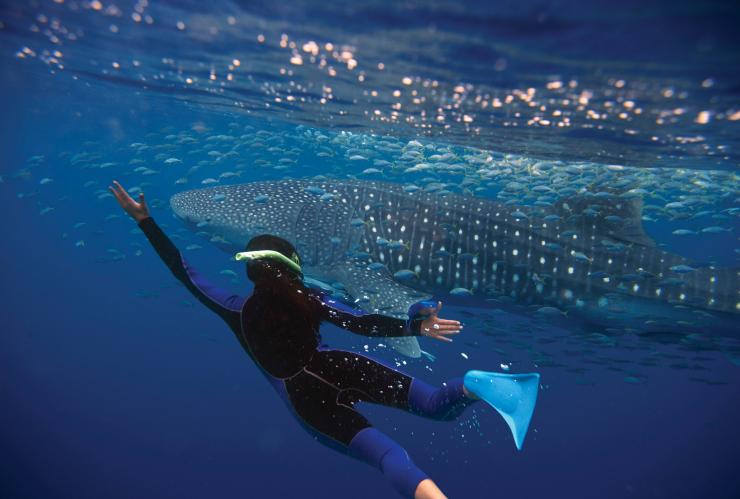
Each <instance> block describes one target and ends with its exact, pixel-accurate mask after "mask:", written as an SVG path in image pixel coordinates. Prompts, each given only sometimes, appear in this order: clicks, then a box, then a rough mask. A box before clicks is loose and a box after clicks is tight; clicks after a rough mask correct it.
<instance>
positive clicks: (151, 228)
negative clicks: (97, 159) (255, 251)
mask: <svg viewBox="0 0 740 499" xmlns="http://www.w3.org/2000/svg"><path fill="white" fill-rule="evenodd" d="M113 183H114V184H115V187H109V189H110V191H111V192H112V193H113V195H114V196H115V197H116V199H117V200H118V203H119V204H120V205H121V207H122V208H123V209H124V210H125V211H126V213H128V214H129V215H130V216H131V218H133V219H134V220H135V221H136V222H137V223H138V225H139V228H140V229H141V230H142V231H143V232H144V235H145V236H146V237H147V239H148V240H149V242H150V243H151V245H152V247H154V250H155V251H156V252H157V254H158V255H159V257H160V258H161V259H162V261H163V262H164V263H165V265H167V267H168V268H169V269H170V271H171V272H172V274H173V275H174V276H175V278H176V279H177V280H178V281H180V282H181V283H183V284H184V285H185V287H186V288H187V289H188V291H190V292H191V293H192V294H193V296H195V297H196V298H197V299H198V301H200V302H201V303H203V304H204V305H205V306H206V307H208V308H209V309H211V310H213V311H214V312H216V313H217V314H218V315H219V316H221V318H223V319H224V320H225V321H227V322H228V323H229V324H231V322H232V321H233V320H234V318H235V317H234V314H236V319H238V314H239V312H240V311H241V307H242V305H243V304H244V298H242V297H240V296H238V295H235V294H232V293H229V292H227V291H225V290H223V289H221V288H218V287H217V286H213V285H212V284H210V283H209V282H208V281H207V280H205V279H204V278H203V277H202V276H201V275H200V274H199V273H198V272H197V271H196V270H195V269H193V268H192V267H190V266H189V265H188V263H187V262H186V261H185V259H184V258H182V255H181V254H180V251H179V250H178V249H177V247H176V246H175V245H174V243H173V242H172V241H171V240H170V238H169V237H167V235H166V234H165V233H164V232H163V231H162V229H161V228H160V227H159V226H158V225H157V224H156V222H155V221H154V219H153V218H152V217H151V216H150V215H149V209H148V208H147V206H146V201H145V200H144V194H143V193H142V194H139V202H138V203H137V202H136V201H134V200H133V199H132V198H131V196H129V194H128V193H127V192H126V190H125V189H124V188H123V187H122V186H121V184H119V183H118V182H115V181H114V182H113Z"/></svg>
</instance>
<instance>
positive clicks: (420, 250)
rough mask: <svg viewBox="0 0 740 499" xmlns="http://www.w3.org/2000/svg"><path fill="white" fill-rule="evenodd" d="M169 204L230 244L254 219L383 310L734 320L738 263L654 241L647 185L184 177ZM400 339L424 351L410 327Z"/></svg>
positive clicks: (638, 321)
mask: <svg viewBox="0 0 740 499" xmlns="http://www.w3.org/2000/svg"><path fill="white" fill-rule="evenodd" d="M170 205H171V208H172V210H173V212H174V214H175V215H176V216H177V217H178V218H180V219H181V220H183V221H184V222H185V223H186V224H188V225H189V226H190V227H194V228H195V227H197V228H198V230H201V231H206V232H208V233H209V234H211V235H213V236H214V237H213V238H212V241H215V242H216V243H217V244H218V245H219V247H221V248H222V249H224V250H225V251H229V252H232V253H233V252H236V251H240V250H242V249H243V248H244V246H245V244H246V243H247V241H248V240H249V239H250V238H251V237H254V236H256V235H258V234H263V233H270V234H275V235H277V236H280V237H283V238H285V239H287V240H289V241H291V242H292V243H293V244H294V245H295V246H296V248H297V250H298V252H299V253H300V255H301V259H302V262H303V267H304V274H305V275H306V277H307V279H309V280H310V281H312V282H313V283H314V284H316V285H318V286H326V287H327V289H329V290H331V291H335V292H337V293H340V294H344V295H345V296H346V298H348V299H350V300H351V301H353V302H354V303H356V304H357V305H358V306H360V307H362V308H364V309H369V310H373V311H376V312H380V313H386V314H388V315H394V316H399V317H400V316H404V315H405V313H406V310H407V308H408V306H409V305H410V304H411V303H413V302H416V301H419V300H423V299H428V298H429V297H431V296H433V295H435V296H441V295H444V296H446V297H447V298H446V299H447V300H448V301H449V300H453V302H461V303H477V304H478V305H484V306H488V307H493V306H495V307H506V306H509V305H513V306H519V307H521V306H524V307H528V308H530V309H536V310H537V312H539V313H540V314H541V315H544V316H552V317H553V318H559V317H560V316H561V315H566V314H567V315H568V317H571V316H579V317H582V318H583V319H585V320H586V321H588V322H589V323H593V324H602V325H606V326H612V327H614V326H615V325H620V326H623V327H631V328H635V329H637V330H639V331H646V332H647V331H658V332H661V331H671V332H676V331H686V332H697V331H700V330H703V328H705V327H706V326H707V324H712V326H713V327H716V328H717V329H718V331H721V330H728V331H732V330H734V329H737V326H738V322H737V319H738V313H739V312H740V300H739V299H738V271H737V270H736V269H723V268H715V267H712V266H708V267H699V266H692V265H693V264H692V262H691V261H689V260H688V259H686V258H684V257H681V256H680V255H676V254H673V253H670V252H668V251H665V250H663V249H661V248H660V247H658V246H657V245H656V243H655V242H654V241H653V240H652V239H651V238H650V236H649V235H648V234H646V233H645V231H644V229H643V226H642V221H641V215H642V213H641V211H642V199H641V198H640V197H637V196H626V195H624V194H623V193H618V192H609V191H605V190H603V189H602V190H600V191H599V192H592V191H585V192H579V193H577V194H574V195H573V196H570V197H565V198H562V199H560V200H558V201H556V202H555V203H553V205H552V206H550V207H547V208H541V207H537V206H516V205H510V204H504V203H500V202H497V201H494V200H490V199H485V198H478V197H472V196H463V195H458V194H454V193H447V194H445V195H440V194H438V193H435V192H426V191H423V190H411V189H405V188H404V186H403V185H402V184H396V183H391V182H383V181H365V180H279V181H261V182H252V183H245V184H237V185H222V186H215V187H210V188H203V189H195V190H190V191H185V192H181V193H178V194H175V195H174V196H172V197H171V199H170ZM397 340H398V343H397V344H396V345H394V347H395V348H396V349H397V350H399V351H401V352H403V353H405V354H407V355H409V356H412V357H418V356H419V353H420V350H419V348H418V344H416V343H415V342H416V338H410V339H407V338H399V339H397ZM409 340H410V341H411V342H410V343H409Z"/></svg>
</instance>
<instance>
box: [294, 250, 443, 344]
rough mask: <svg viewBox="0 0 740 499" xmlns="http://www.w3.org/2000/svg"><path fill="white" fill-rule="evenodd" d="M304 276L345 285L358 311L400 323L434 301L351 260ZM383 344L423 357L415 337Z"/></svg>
mask: <svg viewBox="0 0 740 499" xmlns="http://www.w3.org/2000/svg"><path fill="white" fill-rule="evenodd" d="M304 273H305V274H306V275H309V276H311V277H312V278H314V279H317V280H319V281H322V282H324V283H327V282H328V283H331V282H338V283H341V284H342V286H344V289H345V291H346V294H347V295H349V297H350V298H351V299H352V300H353V301H354V302H356V303H355V306H357V307H358V308H361V309H363V310H365V311H367V312H375V313H380V314H383V315H388V316H391V317H396V318H399V319H407V318H408V316H407V315H406V314H407V313H408V309H409V307H410V306H411V305H412V304H414V303H416V302H419V301H422V300H428V299H430V298H431V295H429V294H426V293H422V292H419V291H416V290H415V289H412V288H409V287H407V286H404V285H403V284H400V283H399V282H397V281H395V280H394V279H393V275H392V274H391V273H390V271H388V269H387V268H385V267H383V268H381V269H372V268H369V267H368V264H367V262H360V261H353V260H348V261H344V262H339V263H336V264H333V265H331V266H315V267H308V268H306V269H304ZM383 341H384V343H387V344H388V345H390V346H391V347H392V348H393V349H394V350H396V351H397V352H398V353H400V354H402V355H405V356H406V357H411V358H419V357H421V347H420V346H419V341H418V340H417V338H416V337H415V336H409V337H386V338H383Z"/></svg>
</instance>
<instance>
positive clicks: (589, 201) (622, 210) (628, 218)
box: [554, 191, 656, 246]
mask: <svg viewBox="0 0 740 499" xmlns="http://www.w3.org/2000/svg"><path fill="white" fill-rule="evenodd" d="M642 206H643V200H642V198H641V197H621V196H619V195H616V194H613V195H612V196H610V197H599V196H598V195H597V194H594V193H593V192H591V191H588V192H584V193H580V194H576V195H574V196H570V197H567V198H563V199H561V200H559V201H558V202H556V203H555V207H554V208H555V212H556V213H557V214H558V215H560V216H561V217H562V218H563V220H565V221H566V222H565V226H568V222H567V221H568V220H569V219H570V220H573V218H574V217H575V221H573V222H572V223H571V226H569V228H575V229H578V228H580V226H581V225H582V224H584V223H586V222H584V220H585V221H587V223H588V225H589V226H592V227H595V234H596V235H600V236H603V237H608V238H611V239H614V240H616V241H621V242H623V243H628V244H639V245H642V246H655V245H656V244H655V241H654V240H653V239H652V238H651V237H650V236H649V235H647V233H646V232H645V229H644V227H643V226H642ZM594 213H595V214H594Z"/></svg>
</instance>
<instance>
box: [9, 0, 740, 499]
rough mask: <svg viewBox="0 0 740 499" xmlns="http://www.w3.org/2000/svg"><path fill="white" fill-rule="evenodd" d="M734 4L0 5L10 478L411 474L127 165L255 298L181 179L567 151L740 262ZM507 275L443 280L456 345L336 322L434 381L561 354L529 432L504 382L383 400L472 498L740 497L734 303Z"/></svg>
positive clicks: (728, 261)
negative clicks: (544, 285)
mask: <svg viewBox="0 0 740 499" xmlns="http://www.w3.org/2000/svg"><path fill="white" fill-rule="evenodd" d="M739 19H740V15H739V14H738V11H737V9H736V8H735V6H734V5H733V4H732V3H731V2H702V3H701V4H697V3H693V2H683V3H681V2H679V3H675V2H673V3H669V2H655V3H651V4H650V5H649V6H646V5H644V4H643V2H620V4H619V5H615V4H613V3H612V2H591V3H589V4H588V5H585V4H583V3H582V2H553V3H551V4H543V3H540V2H522V1H518V2H495V3H492V4H491V5H487V6H481V5H478V3H475V2H424V3H422V2H419V3H414V2H399V3H395V2H382V1H374V2H363V3H362V4H360V3H347V4H343V5H330V4H323V3H320V2H313V1H308V0H306V1H299V2H286V3H276V2H219V1H216V2H208V3H207V4H203V3H201V2H169V3H155V2H152V3H151V5H150V4H149V2H147V1H145V0H138V1H137V2H118V3H111V2H97V1H93V2H88V1H84V2H70V1H69V0H64V1H45V2H4V3H3V4H2V6H0V61H1V62H0V64H2V72H0V108H1V109H2V116H3V118H2V120H0V127H2V133H0V146H1V147H0V150H1V151H2V153H1V154H0V175H1V177H0V178H1V179H2V182H0V197H1V199H2V205H3V206H4V207H5V216H4V217H3V227H2V228H3V231H2V233H3V235H4V239H3V241H4V244H3V250H2V251H1V252H0V258H2V261H1V264H2V268H3V269H4V271H3V280H2V281H3V285H2V287H1V288H0V289H1V291H0V293H2V303H3V305H2V311H3V317H4V321H5V322H4V327H3V328H2V330H3V334H2V343H1V345H2V348H0V355H1V356H2V358H1V359H0V362H1V364H0V365H2V368H0V369H1V371H0V394H1V396H2V399H1V400H2V407H3V410H2V411H0V442H2V450H3V452H2V466H1V467H0V469H1V470H2V471H0V492H2V494H1V495H2V497H11V498H16V497H17V498H21V497H22V498H25V497H111V498H118V497H120V498H127V497H176V496H179V497H224V498H230V497H244V496H246V497H255V498H273V497H296V496H299V495H300V496H304V497H317V498H333V497H357V498H370V497H394V492H393V490H392V488H391V487H390V485H389V484H387V483H386V482H385V480H384V478H383V476H382V475H381V473H380V472H378V471H377V470H374V469H372V468H370V467H368V466H367V465H364V464H362V463H359V462H357V461H354V460H350V459H348V458H347V457H345V456H342V455H340V454H338V453H336V452H334V451H332V450H330V449H327V448H325V447H322V446H320V445H319V444H317V443H316V442H314V441H313V440H312V439H311V438H310V437H309V436H308V435H307V434H306V433H305V432H304V431H303V429H302V428H301V427H300V426H299V425H298V424H297V423H296V422H295V420H294V419H293V418H292V416H291V415H290V414H289V413H288V412H287V411H286V410H285V407H284V405H283V404H282V402H281V401H280V400H279V398H278V397H277V396H276V395H275V393H274V391H273V390H272V388H271V387H270V386H268V385H267V384H266V383H265V382H264V381H263V378H262V376H261V375H260V373H259V371H258V369H257V368H256V367H255V366H254V365H253V364H251V362H250V361H249V358H248V357H247V356H246V355H245V353H244V352H243V351H242V350H241V348H240V347H239V345H238V343H237V342H236V341H235V340H234V338H233V336H232V335H231V333H230V332H229V331H228V330H227V328H226V327H225V326H224V325H223V324H222V323H221V321H220V320H219V319H218V318H217V317H215V316H214V315H213V314H211V313H210V312H209V311H207V310H205V309H203V308H202V307H200V306H199V304H198V303H197V302H196V301H195V300H194V299H192V298H191V297H190V296H189V295H188V293H187V291H186V290H185V289H184V288H183V287H182V286H180V285H179V284H178V283H177V282H176V281H175V280H174V279H173V278H172V277H171V275H170V274H169V273H168V271H167V269H166V267H165V266H164V265H163V264H162V263H161V262H160V261H159V259H158V258H157V256H156V255H155V254H154V252H153V251H152V250H151V249H150V248H149V246H148V244H147V242H146V240H145V239H144V237H143V236H142V235H141V233H140V232H139V231H138V229H137V228H136V226H135V224H134V223H133V222H132V221H131V220H130V219H128V218H126V216H125V215H124V214H123V213H122V212H121V211H120V209H119V207H118V206H117V205H116V203H115V202H114V200H113V199H112V198H111V197H110V196H109V195H107V194H106V191H105V188H106V186H107V185H108V184H109V182H110V181H111V180H112V179H114V178H115V179H117V180H119V181H121V182H122V183H123V184H124V185H125V186H126V187H129V188H131V187H138V188H140V189H141V190H142V191H144V192H145V193H146V195H147V199H148V200H149V205H150V208H151V210H152V213H153V215H154V216H155V217H156V219H157V220H158V221H159V222H160V224H161V225H162V226H163V227H164V228H165V230H166V231H167V233H168V234H170V235H172V236H175V237H176V239H175V242H176V244H177V245H178V246H179V247H180V248H181V250H183V252H184V254H185V255H186V257H187V258H188V260H189V261H191V262H192V263H193V265H194V266H196V267H197V268H198V269H200V270H201V271H202V272H203V273H205V274H207V275H210V276H212V277H213V280H214V281H215V282H217V283H218V284H220V285H222V286H224V287H227V288H229V289H232V290H234V291H235V292H240V293H243V294H245V295H246V294H248V293H249V283H248V281H247V279H246V277H245V276H244V274H243V268H242V267H241V266H240V265H237V264H236V263H235V262H233V261H231V260H230V258H229V255H227V254H226V253H224V252H222V251H219V250H218V249H217V248H216V246H215V245H214V244H211V243H210V242H209V240H208V239H207V238H206V239H203V237H201V236H198V235H196V234H194V233H193V232H192V231H189V230H187V229H186V228H185V227H184V225H183V224H182V223H181V222H180V221H179V220H177V219H175V218H174V217H173V216H172V212H171V210H170V208H169V205H168V199H169V197H170V196H171V195H172V194H174V193H176V192H180V191H182V190H186V189H194V188H200V187H208V186H209V185H211V183H210V182H209V181H208V179H213V180H214V181H215V184H216V185H228V184H237V183H242V182H251V181H257V180H279V179H284V178H314V177H316V176H323V177H325V178H327V179H337V180H342V179H347V178H361V179H370V180H372V179H376V180H379V179H382V180H388V181H393V182H398V183H402V184H404V185H406V186H409V185H414V186H417V187H420V188H422V189H424V190H429V191H432V190H443V191H450V192H451V193H453V194H459V195H463V196H470V197H482V198H490V199H497V200H499V201H511V202H513V203H514V204H516V205H518V204H522V205H523V206H531V205H533V203H534V202H535V200H536V199H538V196H539V194H537V193H536V192H533V191H532V190H531V189H529V187H528V186H531V185H534V184H538V183H539V184H541V183H543V181H544V182H545V184H546V185H549V186H552V187H553V188H555V187H557V186H558V185H560V184H561V180H560V179H561V178H564V177H563V175H566V174H567V175H571V176H570V177H567V178H568V180H567V182H568V183H572V184H573V185H575V186H576V187H582V185H581V184H583V185H589V186H590V185H593V184H598V183H599V182H606V185H597V187H598V188H604V189H606V188H614V189H625V190H626V189H642V190H644V191H645V192H644V193H642V191H639V192H640V195H641V196H642V197H643V198H644V209H643V217H642V222H643V226H644V227H645V230H646V231H647V233H648V234H649V235H650V236H651V237H652V238H653V239H654V240H655V241H656V242H657V243H658V244H659V245H660V247H662V248H663V249H665V250H666V251H670V252H671V253H676V254H680V255H683V256H685V257H687V258H689V259H691V261H692V262H693V263H692V264H693V265H695V266H696V267H697V268H699V267H706V266H709V265H711V266H715V267H716V268H719V269H724V270H723V271H724V272H736V271H735V270H733V269H736V268H737V266H738V250H737V248H738V244H737V233H738V229H740V224H738V218H737V217H738V213H740V211H739V208H740V203H739V202H738V197H739V194H740V192H738V183H737V167H738V154H737V150H738V146H739V145H740V144H739V143H738V139H739V137H740V134H739V133H738V132H739V129H738V127H739V126H740V125H738V122H740V99H738V88H740V87H739V84H740V79H739V76H740V75H739V73H738V69H737V68H738V67H740V66H738V64H737V63H738V48H739V46H740V43H739V40H738V37H737V34H736V32H735V27H736V26H737V22H738V20H739ZM224 136H225V137H227V138H223V137H224ZM412 141H417V142H418V143H419V144H421V146H422V148H423V150H424V153H423V157H422V158H419V157H417V156H414V155H413V154H411V155H407V156H406V157H403V154H401V152H399V151H401V150H403V151H408V150H409V145H408V144H409V143H410V142H412ZM396 146H398V147H400V148H401V149H398V148H397V147H396ZM412 149H415V150H417V149H418V147H417V146H415V145H414V146H413V147H412ZM211 153H213V154H211ZM322 153H323V154H322ZM434 154H437V155H439V156H440V158H438V159H435V160H432V159H430V158H431V157H432V156H433V155H434ZM352 156H360V157H361V158H362V159H350V158H351V157H352ZM168 159H176V160H179V161H174V162H169V163H167V160H168ZM419 165H427V166H424V167H420V166H419ZM414 168H416V169H414ZM368 170H377V171H370V172H368ZM573 171H577V172H578V173H577V175H576V174H572V172H573ZM568 172H571V173H568ZM204 181H205V183H204ZM622 181H624V182H623V183H619V182H622ZM617 183H619V184H617ZM439 184H442V186H441V187H440V186H439ZM512 184H516V185H512ZM441 195H444V194H441ZM553 196H554V195H553ZM540 197H541V196H540ZM672 203H679V205H673V204H672ZM681 231H686V232H685V233H683V232H681ZM188 247H189V248H191V249H189V250H186V249H185V248H188ZM225 270H230V271H233V272H234V273H235V274H236V277H234V276H233V275H232V274H231V273H228V272H224V271H225ZM734 296H735V297H736V296H737V291H736V290H735V295H734ZM440 298H441V299H442V300H443V301H447V298H448V297H446V296H444V295H440ZM497 303H499V302H489V303H488V304H487V306H484V307H481V306H467V305H465V304H462V305H454V306H452V305H446V306H445V309H444V310H445V311H446V313H447V315H448V316H449V317H450V318H454V319H458V320H461V321H463V322H464V323H465V325H466V328H465V331H464V333H463V334H462V335H461V336H459V337H458V338H456V340H455V342H453V343H452V344H445V343H441V342H433V341H431V340H425V341H424V342H423V344H422V347H423V348H424V349H425V350H426V351H428V352H430V353H431V354H433V355H434V356H435V357H436V360H435V361H431V360H429V359H428V358H426V357H422V358H420V359H408V358H404V357H403V356H400V355H398V354H397V353H395V352H393V351H392V350H391V349H389V348H385V347H382V346H379V345H378V342H373V341H370V339H368V338H363V337H359V336H356V335H353V334H351V333H348V332H344V331H341V330H338V329H336V328H332V327H328V326H325V327H324V328H323V329H322V333H323V335H324V339H325V340H326V341H327V342H328V343H329V344H330V345H332V346H336V347H339V348H351V349H355V350H357V351H365V350H367V351H368V354H369V355H371V356H375V357H377V358H380V359H383V360H385V361H387V362H390V363H397V364H398V367H399V369H402V370H403V371H404V372H407V373H409V374H411V375H414V376H419V377H422V378H423V379H425V380H427V381H428V382H430V383H434V384H439V383H441V382H442V381H444V380H445V379H448V378H451V377H454V376H459V375H461V374H462V373H464V372H465V371H466V370H468V369H486V370H497V371H498V370H501V369H503V368H502V367H500V366H502V365H503V366H506V367H508V368H509V369H510V370H511V371H510V372H530V371H536V372H540V373H541V375H542V385H541V390H540V394H539V401H538V406H537V410H536V412H535V415H534V419H533V421H532V425H531V427H530V431H529V434H528V436H527V441H526V444H525V447H524V450H523V451H522V452H517V451H516V449H515V448H514V445H513V442H512V440H511V435H510V434H509V432H508V429H507V428H506V426H505V425H504V424H503V422H502V420H501V419H500V417H499V416H498V415H497V414H496V413H495V412H494V411H493V410H492V409H490V408H488V407H485V406H483V405H482V404H479V405H477V406H474V407H472V408H470V409H469V410H468V412H466V413H465V415H464V416H463V417H462V418H461V419H460V420H458V421H456V422H452V423H441V422H434V421H428V420H424V419H421V418H417V417H414V416H411V415H408V414H405V413H401V412H399V411H395V410H392V409H387V408H383V407H377V406H371V405H363V406H362V411H363V413H364V414H365V415H367V417H368V418H369V419H370V420H371V421H372V422H373V424H374V425H376V426H377V427H378V428H380V429H382V430H383V431H384V432H386V433H387V434H388V435H390V436H391V437H392V438H394V439H395V440H397V441H398V442H399V443H401V444H402V445H403V446H404V447H405V448H406V449H407V450H408V452H409V454H410V455H411V456H412V457H413V459H414V461H415V462H416V463H417V464H418V465H419V466H420V467H421V468H422V469H424V470H425V471H426V472H427V473H429V475H430V476H431V477H432V478H433V479H434V480H435V482H437V483H438V484H439V486H440V488H442V490H443V491H445V493H446V494H447V495H448V496H449V497H453V498H456V497H465V498H490V497H500V496H510V497H537V496H543V495H547V496H555V497H560V496H565V495H568V496H570V497H594V496H599V497H615V498H616V497H658V498H662V497H666V498H667V497H671V498H673V497H697V496H708V497H737V495H738V492H739V491H740V482H739V481H738V480H737V477H736V476H735V475H736V473H735V469H734V468H735V465H734V463H735V462H736V460H737V458H738V450H737V447H738V443H740V442H739V440H740V439H739V438H738V436H737V435H738V432H737V430H736V428H735V425H736V422H737V421H738V420H739V419H740V418H739V417H740V404H738V402H737V397H736V388H737V386H738V384H739V383H740V370H739V368H740V342H739V341H738V339H737V337H736V336H735V335H733V334H731V333H732V331H730V332H728V331H726V330H725V331H722V332H721V333H720V332H716V331H713V330H712V328H711V327H710V320H709V318H708V316H704V315H701V314H698V315H697V318H696V320H695V321H693V322H692V323H691V324H682V325H680V326H681V327H680V328H679V329H675V330H669V331H664V330H661V331H660V332H659V333H660V334H654V333H653V334H647V328H646V329H645V330H643V329H641V328H640V327H635V326H634V325H630V326H629V327H623V326H620V325H619V324H616V323H615V325H614V327H606V328H605V327H603V326H601V327H596V326H594V325H591V324H588V323H584V322H583V321H579V320H577V319H576V318H575V317H570V315H573V314H570V313H569V314H566V316H563V317H562V318H561V317H558V318H557V319H556V320H542V317H538V315H537V314H536V308H537V307H532V306H527V305H526V304H525V305H524V306H523V307H522V308H521V309H520V310H516V309H514V310H512V309H509V308H506V310H503V311H502V310H498V308H499V307H498V305H497ZM677 306H682V305H681V304H678V305H677ZM702 310H704V309H702ZM628 312H629V311H625V314H626V313H628ZM706 313H707V314H710V315H711V314H714V313H715V312H714V311H712V310H711V309H710V310H709V312H706ZM730 313H731V312H730ZM704 317H707V318H706V320H705V319H704ZM730 317H732V318H733V319H732V320H734V321H737V318H736V317H737V316H736V315H730ZM647 319H648V320H649V318H647ZM684 326H685V329H682V328H683V327H684ZM677 327H678V326H677ZM738 329H740V328H738Z"/></svg>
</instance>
